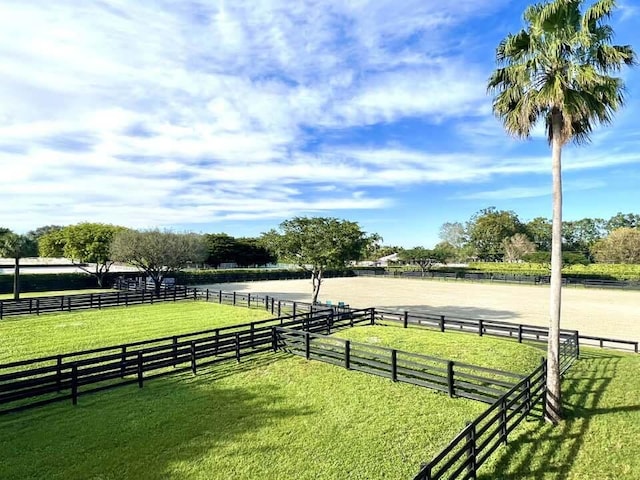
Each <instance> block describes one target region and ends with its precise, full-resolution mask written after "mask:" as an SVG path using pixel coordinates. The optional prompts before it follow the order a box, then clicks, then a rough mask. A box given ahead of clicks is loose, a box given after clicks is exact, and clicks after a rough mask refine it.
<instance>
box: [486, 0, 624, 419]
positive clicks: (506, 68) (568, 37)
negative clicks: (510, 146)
mask: <svg viewBox="0 0 640 480" xmlns="http://www.w3.org/2000/svg"><path fill="white" fill-rule="evenodd" d="M583 4H584V1H583V0H554V1H551V2H545V3H538V4H535V5H532V6H530V7H528V8H527V9H526V10H525V12H524V20H525V22H526V28H525V29H523V30H521V31H520V32H518V33H516V34H515V35H512V34H509V35H508V36H507V37H506V38H505V39H504V40H502V42H500V44H499V46H498V48H497V51H496V59H497V62H498V64H499V66H500V68H498V69H496V71H495V72H493V74H492V75H491V77H490V78H489V84H488V90H489V92H491V93H493V94H494V102H493V111H494V113H495V114H496V115H497V116H498V117H499V118H500V119H501V121H502V122H503V124H504V127H505V129H506V131H507V132H508V133H510V134H511V135H514V136H516V137H520V138H528V137H529V135H530V133H531V130H532V128H533V127H534V125H535V124H536V123H537V121H538V120H540V119H543V120H544V121H545V124H546V131H547V138H548V141H549V144H550V145H551V151H552V161H551V167H552V178H553V217H552V248H551V288H550V291H551V292H550V293H551V299H550V323H549V342H548V352H547V400H546V404H545V417H546V419H547V420H548V421H550V422H551V423H557V422H558V421H560V420H561V418H562V411H561V405H562V403H561V398H560V372H559V344H560V341H559V338H560V335H559V333H560V305H561V286H562V277H561V270H562V177H561V162H560V158H561V153H562V148H563V146H565V145H566V144H567V143H569V142H574V143H577V144H582V143H585V142H587V141H588V140H589V134H590V133H591V131H592V129H593V127H594V126H596V125H598V124H608V123H610V122H611V120H612V116H613V113H614V112H615V111H616V110H618V109H619V108H620V107H621V106H622V104H623V102H624V96H623V93H624V84H623V82H622V80H621V79H620V78H617V77H613V76H610V74H611V73H615V72H618V71H619V70H620V69H621V68H622V66H623V65H625V64H626V65H633V64H634V63H635V53H634V52H633V49H632V48H631V47H630V46H629V45H624V46H618V45H611V41H612V38H613V29H612V28H611V26H609V25H607V24H606V21H607V20H608V19H609V18H610V16H611V13H612V12H613V10H614V9H615V6H616V5H615V0H598V1H596V2H595V3H594V4H592V5H591V6H589V7H584V6H583Z"/></svg>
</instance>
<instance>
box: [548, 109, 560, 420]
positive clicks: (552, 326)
mask: <svg viewBox="0 0 640 480" xmlns="http://www.w3.org/2000/svg"><path fill="white" fill-rule="evenodd" d="M551 122H552V129H553V130H552V133H553V137H552V160H551V170H552V179H553V217H552V227H551V285H550V301H549V340H548V344H547V392H546V402H545V419H546V420H547V421H548V422H550V423H553V424H555V423H558V422H559V421H560V420H561V419H562V401H561V392H560V364H559V361H560V358H559V350H560V312H561V294H562V168H561V155H562V131H561V129H562V116H561V114H558V113H556V112H554V113H553V114H552V120H551Z"/></svg>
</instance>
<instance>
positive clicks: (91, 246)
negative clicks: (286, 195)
mask: <svg viewBox="0 0 640 480" xmlns="http://www.w3.org/2000/svg"><path fill="white" fill-rule="evenodd" d="M380 241H381V238H380V236H378V235H376V234H372V235H369V234H367V233H366V232H363V231H362V229H361V228H360V226H359V225H358V223H356V222H350V221H347V220H339V219H336V218H325V217H311V218H307V217H294V218H293V219H291V220H286V221H284V222H282V223H281V224H280V226H279V228H278V229H272V230H270V231H268V232H265V233H263V234H262V235H261V236H260V237H258V238H234V237H232V236H230V235H227V234H225V233H214V234H198V233H193V232H185V233H176V232H173V231H170V230H160V229H149V230H133V229H129V228H126V227H122V226H118V225H110V224H103V223H89V222H84V223H78V224H76V225H68V226H65V227H62V226H57V225H48V226H45V227H40V228H38V229H36V230H33V231H31V232H29V233H27V234H26V235H17V234H15V233H13V232H11V231H10V230H8V229H0V256H5V257H8V258H12V259H14V261H15V263H14V265H15V270H14V298H15V299H18V298H19V293H20V283H19V282H20V280H19V279H20V259H22V258H25V257H34V256H37V255H39V256H42V257H56V258H60V257H64V258H67V259H69V260H71V262H72V264H73V265H75V266H77V267H78V268H80V269H82V270H84V271H85V272H86V273H88V274H90V275H92V276H94V277H95V278H96V281H97V284H98V286H99V287H103V286H104V278H105V277H106V275H107V274H108V273H109V270H110V269H111V267H112V265H113V264H114V263H116V262H118V263H123V264H127V265H132V266H134V267H136V268H137V269H138V270H139V271H141V272H144V273H145V274H146V276H147V277H149V278H150V279H151V280H152V281H153V283H154V286H155V291H156V293H159V292H160V288H161V285H162V282H163V280H164V279H165V278H166V277H167V276H168V275H170V274H172V273H174V272H177V271H179V270H181V269H184V268H187V267H190V266H196V265H209V266H212V267H216V268H217V267H219V266H224V265H225V264H231V265H237V266H241V267H249V266H264V265H266V264H269V263H273V262H276V261H278V260H280V261H285V262H289V263H293V264H295V265H297V266H298V267H300V268H302V269H303V270H305V271H307V272H308V273H309V275H310V278H311V279H312V284H313V291H312V293H313V301H314V302H316V301H317V298H318V293H319V291H320V285H321V283H322V279H323V274H324V272H325V271H326V270H327V269H330V268H337V269H339V268H344V267H346V266H347V264H348V262H350V261H355V260H360V259H361V258H363V257H364V256H365V255H366V252H367V251H368V250H370V249H371V245H372V244H373V243H376V242H380Z"/></svg>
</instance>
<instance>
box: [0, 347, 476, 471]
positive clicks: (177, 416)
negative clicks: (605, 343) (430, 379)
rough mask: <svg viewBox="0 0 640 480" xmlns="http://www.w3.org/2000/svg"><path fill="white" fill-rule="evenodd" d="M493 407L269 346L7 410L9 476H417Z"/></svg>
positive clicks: (0, 444)
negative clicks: (273, 351)
mask: <svg viewBox="0 0 640 480" xmlns="http://www.w3.org/2000/svg"><path fill="white" fill-rule="evenodd" d="M254 358H255V357H254ZM484 408H486V405H483V404H480V403H477V402H473V401H470V400H463V399H450V398H449V397H447V396H446V395H444V394H439V393H436V392H433V391H430V390H427V389H424V388H420V387H415V386H413V385H408V384H394V383H393V382H391V381H389V380H387V379H384V378H380V377H376V376H373V375H367V374H364V373H359V372H353V371H348V370H345V369H343V368H339V367H336V366H333V365H328V364H325V363H321V362H314V361H311V362H307V361H306V360H304V359H301V358H299V357H293V356H288V355H286V354H278V355H277V356H276V355H264V356H262V357H259V358H255V359H254V360H251V359H250V360H247V361H246V362H241V363H240V364H236V363H235V362H228V363H225V364H220V365H218V366H216V367H214V368H211V369H202V370H201V371H199V373H198V375H196V376H192V375H190V374H178V375H176V376H172V377H166V378H163V379H157V380H152V381H149V382H147V383H145V387H144V388H143V389H138V388H137V387H131V386H128V387H122V388H119V389H116V390H112V391H108V392H103V393H99V394H93V395H88V396H86V397H80V400H79V404H78V406H77V407H75V408H74V407H73V406H71V405H70V404H67V403H66V402H65V403H64V404H57V405H51V406H48V407H43V408H39V409H34V410H30V411H25V412H21V413H18V414H11V415H8V416H3V417H0V458H2V459H3V460H2V462H0V478H3V479H4V478H6V479H12V480H19V479H39V478H42V479H48V480H49V479H51V480H53V479H65V480H66V479H97V478H100V479H159V478H164V479H202V480H205V479H207V480H209V479H213V480H216V479H219V480H228V479H237V480H242V479H247V480H248V479H274V480H275V479H294V478H295V479H299V480H305V479H309V480H311V479H336V480H338V479H340V480H342V479H362V480H364V479H369V480H371V479H382V478H386V479H404V478H411V477H412V476H413V475H415V474H416V473H417V472H418V470H419V467H420V463H421V462H422V461H425V460H426V459H428V458H430V457H431V456H433V455H434V454H436V453H437V452H438V451H439V450H440V449H441V448H442V447H443V446H444V445H445V444H446V443H447V442H448V440H449V439H450V438H452V437H453V436H454V435H455V433H456V432H457V431H458V430H460V428H461V427H462V426H463V425H464V422H465V421H466V420H470V419H472V418H474V417H475V416H477V415H478V414H479V413H480V412H481V411H482V410H483V409H484Z"/></svg>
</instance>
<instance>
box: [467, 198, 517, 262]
mask: <svg viewBox="0 0 640 480" xmlns="http://www.w3.org/2000/svg"><path fill="white" fill-rule="evenodd" d="M524 230H525V227H524V225H523V224H522V222H520V219H519V218H518V215H516V214H515V212H512V211H506V210H496V208H495V207H489V208H485V209H483V210H480V211H479V212H478V213H476V214H475V215H474V216H473V217H471V220H469V222H468V226H467V232H468V233H469V243H470V244H471V245H472V246H473V248H474V249H475V253H476V255H477V256H478V258H479V259H480V260H483V261H492V260H494V261H495V260H500V259H502V257H503V256H504V244H503V242H504V240H505V239H507V238H509V237H513V236H514V235H515V234H516V233H523V232H524Z"/></svg>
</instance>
